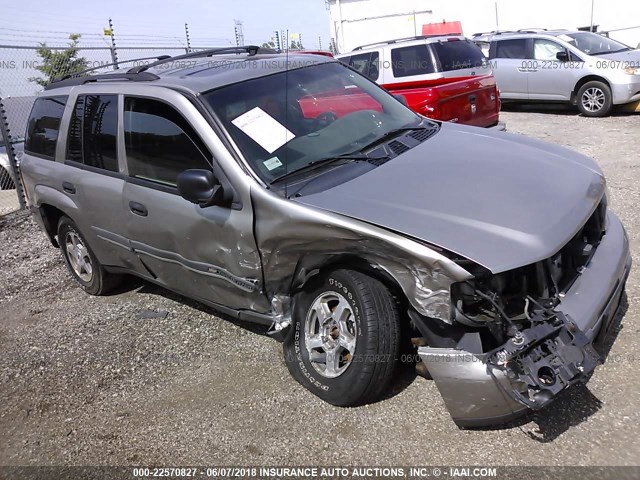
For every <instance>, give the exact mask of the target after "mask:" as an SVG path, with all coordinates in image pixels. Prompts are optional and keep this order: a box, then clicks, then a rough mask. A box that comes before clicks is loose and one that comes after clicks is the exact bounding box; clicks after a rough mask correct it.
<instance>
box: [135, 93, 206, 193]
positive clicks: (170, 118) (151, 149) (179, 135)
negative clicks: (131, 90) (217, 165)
mask: <svg viewBox="0 0 640 480" xmlns="http://www.w3.org/2000/svg"><path fill="white" fill-rule="evenodd" d="M124 139H125V150H126V158H127V166H128V168H129V175H130V176H131V177H135V178H139V179H142V180H148V181H151V182H155V183H159V184H162V185H166V186H171V187H175V186H176V182H177V178H178V175H179V174H180V173H182V172H183V171H184V170H188V169H191V168H202V169H207V170H210V169H211V162H210V161H209V160H208V159H210V158H211V155H210V153H209V152H208V150H207V148H206V147H205V145H204V143H203V142H202V140H201V139H200V137H198V135H197V133H196V132H195V131H194V130H193V128H192V127H191V125H189V123H188V122H187V121H186V120H185V119H184V117H183V116H182V115H181V114H180V113H178V112H177V111H176V110H175V109H174V108H173V107H171V106H170V105H167V104H166V103H164V102H161V101H158V100H152V99H149V98H141V97H125V101H124Z"/></svg>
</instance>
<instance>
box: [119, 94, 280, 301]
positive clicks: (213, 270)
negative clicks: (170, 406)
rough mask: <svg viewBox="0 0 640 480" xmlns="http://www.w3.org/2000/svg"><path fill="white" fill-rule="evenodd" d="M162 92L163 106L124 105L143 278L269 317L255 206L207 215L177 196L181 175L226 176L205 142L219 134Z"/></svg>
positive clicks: (132, 234) (128, 100)
mask: <svg viewBox="0 0 640 480" xmlns="http://www.w3.org/2000/svg"><path fill="white" fill-rule="evenodd" d="M163 92H164V93H163V95H164V97H163V98H149V97H145V96H135V95H126V96H125V97H124V112H123V118H124V120H123V123H124V143H125V151H126V163H127V169H128V177H127V182H126V185H125V187H124V195H123V198H124V202H125V203H124V210H125V219H126V220H125V222H124V223H125V226H126V229H127V235H128V237H129V239H130V241H131V245H132V247H133V250H134V251H135V252H136V254H137V255H138V257H139V258H140V261H141V262H142V264H143V266H144V269H145V272H144V273H145V274H146V275H147V276H149V277H151V278H152V279H154V280H155V281H156V282H157V283H160V284H162V285H165V286H167V287H169V288H171V289H172V290H175V291H178V292H181V293H184V294H186V295H188V296H190V297H193V298H197V299H202V300H204V301H207V302H212V303H216V304H218V305H223V306H227V307H230V308H234V309H245V308H247V309H251V310H255V311H258V312H267V311H268V310H269V305H268V302H267V300H266V297H265V296H264V295H263V294H262V293H261V288H260V285H259V283H260V279H261V277H262V275H261V263H260V258H259V254H258V249H257V246H256V244H255V240H254V236H253V210H252V206H251V202H250V198H249V197H248V195H247V196H246V197H245V198H240V199H239V201H238V202H237V203H235V204H234V206H233V207H231V208H227V207H219V206H211V207H207V208H200V207H199V206H197V205H194V204H192V203H190V202H188V201H187V200H185V199H183V198H182V197H181V196H180V195H179V194H178V190H177V187H176V182H177V176H178V175H179V174H180V173H181V172H182V171H184V170H187V169H194V168H195V169H209V170H211V169H212V168H213V171H214V173H215V174H216V176H217V177H218V178H221V177H222V176H224V171H223V170H222V169H221V167H220V165H219V164H218V162H216V160H215V159H214V155H213V154H212V151H213V150H212V149H211V148H210V146H209V145H210V144H207V143H205V141H204V140H203V138H204V137H205V136H206V135H212V132H211V128H210V127H209V126H208V125H206V122H205V120H204V119H203V117H202V115H201V114H200V113H199V112H198V110H197V109H196V108H195V107H194V106H193V104H191V103H190V102H189V101H188V100H187V99H186V98H185V97H183V96H182V95H180V94H178V93H177V92H170V91H163ZM187 118H189V119H191V121H188V120H187ZM203 124H205V125H206V126H204V125H203ZM218 142H219V140H218Z"/></svg>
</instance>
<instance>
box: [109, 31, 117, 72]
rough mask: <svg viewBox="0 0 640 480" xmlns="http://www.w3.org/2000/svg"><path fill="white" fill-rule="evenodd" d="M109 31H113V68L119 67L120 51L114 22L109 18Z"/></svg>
mask: <svg viewBox="0 0 640 480" xmlns="http://www.w3.org/2000/svg"><path fill="white" fill-rule="evenodd" d="M109 31H110V32H111V60H112V62H113V64H114V65H113V69H114V70H117V69H118V52H117V51H116V37H115V35H114V34H113V22H112V21H111V18H109Z"/></svg>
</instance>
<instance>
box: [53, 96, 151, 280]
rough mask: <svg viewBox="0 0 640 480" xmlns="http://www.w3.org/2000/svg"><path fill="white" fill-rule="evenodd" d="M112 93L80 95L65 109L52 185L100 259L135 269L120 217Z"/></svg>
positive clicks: (117, 123)
mask: <svg viewBox="0 0 640 480" xmlns="http://www.w3.org/2000/svg"><path fill="white" fill-rule="evenodd" d="M119 101H120V99H119V96H118V95H117V94H115V93H111V94H103V93H95V94H94V93H91V94H79V95H78V96H77V98H76V99H75V101H74V103H73V109H72V111H71V112H70V117H69V121H68V124H67V125H68V129H67V135H66V140H67V141H66V146H65V148H64V166H63V167H62V168H61V171H60V172H59V173H58V175H57V176H58V178H59V180H60V185H58V186H57V187H58V188H60V190H61V191H62V192H63V193H64V194H65V195H67V196H68V197H69V199H70V200H71V201H72V202H73V203H75V205H76V206H77V213H76V214H75V215H73V214H72V216H73V220H74V221H75V222H76V224H77V225H78V227H79V228H80V231H81V232H82V233H83V235H84V236H85V237H86V238H87V241H88V242H89V244H90V245H91V247H92V248H93V250H94V252H95V254H96V256H97V257H98V260H100V263H102V264H103V265H106V266H115V267H124V268H127V269H132V270H136V268H137V266H138V261H137V259H136V257H135V255H134V253H133V251H132V249H131V247H130V245H129V244H128V242H127V239H126V231H125V226H124V222H123V220H124V219H123V218H122V191H123V188H124V173H123V170H124V169H123V166H122V165H121V164H120V161H119V157H120V155H119V150H120V149H119V148H118V132H119V129H120V121H119V113H118V105H119Z"/></svg>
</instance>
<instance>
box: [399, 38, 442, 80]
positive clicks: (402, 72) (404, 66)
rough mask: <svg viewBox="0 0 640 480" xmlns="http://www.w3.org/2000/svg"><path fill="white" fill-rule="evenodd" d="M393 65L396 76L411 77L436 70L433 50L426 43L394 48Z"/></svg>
mask: <svg viewBox="0 0 640 480" xmlns="http://www.w3.org/2000/svg"><path fill="white" fill-rule="evenodd" d="M391 66H392V69H393V76H394V77H410V76H412V75H425V74H427V73H433V72H435V68H434V66H433V59H432V58H431V52H429V49H428V48H427V46H426V45H414V46H412V47H402V48H394V49H392V50H391Z"/></svg>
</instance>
